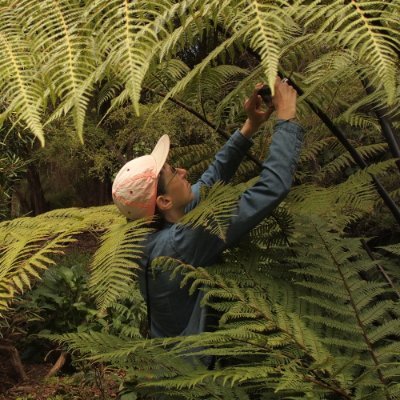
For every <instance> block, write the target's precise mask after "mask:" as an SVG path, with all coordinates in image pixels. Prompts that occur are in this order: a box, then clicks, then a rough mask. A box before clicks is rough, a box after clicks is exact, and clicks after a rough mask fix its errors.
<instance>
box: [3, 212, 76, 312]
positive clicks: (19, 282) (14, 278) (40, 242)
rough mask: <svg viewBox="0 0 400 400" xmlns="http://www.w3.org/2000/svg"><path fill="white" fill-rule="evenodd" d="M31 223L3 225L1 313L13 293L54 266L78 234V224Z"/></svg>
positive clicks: (38, 221)
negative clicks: (56, 259)
mask: <svg viewBox="0 0 400 400" xmlns="http://www.w3.org/2000/svg"><path fill="white" fill-rule="evenodd" d="M31 220H35V218H26V219H25V222H27V225H26V226H24V223H23V221H22V223H20V224H19V225H15V224H13V223H12V221H11V223H8V224H6V223H5V224H2V226H1V227H0V229H1V231H2V232H4V233H5V235H4V238H3V242H2V243H1V244H0V247H1V252H0V265H1V268H0V288H1V289H0V299H1V301H0V302H1V305H0V313H1V312H2V311H4V310H5V309H7V308H8V306H9V305H10V303H11V301H12V300H13V298H14V297H15V296H16V294H21V293H23V292H24V291H25V290H26V289H27V288H30V287H31V283H32V282H34V281H35V280H37V279H39V278H40V274H41V273H42V272H43V271H44V270H46V269H47V268H48V267H49V266H50V265H52V264H54V259H53V258H54V256H56V255H59V254H62V253H63V249H64V248H65V247H66V246H68V245H69V244H70V243H71V242H73V241H75V239H74V238H73V236H74V235H76V234H77V233H79V232H80V231H81V228H82V227H81V226H80V223H79V222H78V223H73V224H71V223H65V224H63V223H60V224H58V225H54V224H52V223H51V222H49V221H43V220H42V221H40V220H35V221H33V222H34V227H33V226H32V227H31V222H32V221H31Z"/></svg>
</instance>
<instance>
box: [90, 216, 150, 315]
mask: <svg viewBox="0 0 400 400" xmlns="http://www.w3.org/2000/svg"><path fill="white" fill-rule="evenodd" d="M147 225H148V221H147V220H145V221H144V220H137V221H134V222H129V223H124V224H115V225H111V227H110V228H109V230H108V231H107V232H106V233H105V234H103V236H102V238H101V241H102V244H101V246H100V248H99V249H98V250H97V251H96V253H95V255H94V257H93V261H92V263H91V275H90V280H89V289H90V290H91V292H92V294H93V296H94V297H95V299H96V303H97V305H98V307H99V308H100V309H101V310H104V309H106V308H107V307H108V306H109V305H111V304H112V303H114V302H115V301H116V300H117V299H119V298H120V297H121V296H124V295H126V293H128V291H129V289H130V285H131V283H132V280H133V277H134V276H135V269H137V268H139V266H138V264H137V261H138V260H139V259H140V258H141V257H142V248H143V241H144V238H145V236H146V235H148V234H149V233H150V232H151V230H150V229H149V228H148V227H146V226H147Z"/></svg>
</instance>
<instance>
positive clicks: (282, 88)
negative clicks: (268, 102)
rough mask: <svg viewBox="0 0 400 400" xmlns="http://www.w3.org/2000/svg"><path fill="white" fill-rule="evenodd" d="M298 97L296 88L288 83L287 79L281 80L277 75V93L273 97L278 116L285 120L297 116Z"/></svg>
mask: <svg viewBox="0 0 400 400" xmlns="http://www.w3.org/2000/svg"><path fill="white" fill-rule="evenodd" d="M296 99H297V92H296V90H295V89H293V88H292V87H291V86H290V85H289V84H288V82H287V80H285V79H283V80H281V78H279V76H277V77H276V81H275V95H274V97H273V98H272V104H273V105H274V108H275V111H276V118H277V119H284V120H289V119H293V118H296Z"/></svg>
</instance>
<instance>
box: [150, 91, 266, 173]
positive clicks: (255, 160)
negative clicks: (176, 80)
mask: <svg viewBox="0 0 400 400" xmlns="http://www.w3.org/2000/svg"><path fill="white" fill-rule="evenodd" d="M144 89H145V90H148V91H149V92H152V93H154V94H156V95H157V96H160V97H166V96H167V94H166V93H163V92H159V91H157V90H155V89H151V88H149V87H144ZM168 100H170V101H171V102H173V103H174V104H176V105H177V106H179V107H181V108H183V109H184V110H186V111H188V112H189V113H191V114H192V115H194V116H195V117H196V118H198V119H199V120H201V121H202V122H204V123H205V124H206V125H207V126H209V127H210V128H212V129H213V130H214V131H216V132H217V133H218V134H220V135H221V136H223V137H224V138H225V139H229V138H230V135H229V133H228V132H226V131H224V130H223V129H221V128H218V127H217V126H216V125H215V124H213V123H212V122H211V121H209V120H208V119H207V118H206V117H204V116H203V115H201V114H200V113H199V112H197V111H196V110H195V109H193V108H192V107H190V106H188V105H187V104H185V103H183V102H182V101H180V100H177V99H175V98H173V97H169V98H168ZM246 156H247V157H248V158H249V159H250V160H251V161H253V162H254V163H255V164H257V166H258V167H260V168H261V166H262V163H261V161H260V160H258V159H257V158H256V157H254V156H253V155H252V154H250V153H249V152H247V153H246Z"/></svg>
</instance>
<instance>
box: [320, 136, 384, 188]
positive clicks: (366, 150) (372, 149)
mask: <svg viewBox="0 0 400 400" xmlns="http://www.w3.org/2000/svg"><path fill="white" fill-rule="evenodd" d="M387 148H388V146H387V143H374V144H370V145H367V146H359V147H357V152H358V153H359V154H360V156H361V157H362V158H363V159H364V160H368V159H369V158H372V157H376V156H377V155H379V154H382V153H384V152H386V151H387ZM354 165H356V162H355V161H354V159H353V157H352V156H351V155H350V153H344V154H342V155H340V156H339V157H337V158H336V159H335V160H333V161H331V162H330V163H328V164H326V165H324V166H323V168H322V169H321V172H320V173H319V174H318V175H317V179H318V180H319V181H320V182H323V181H324V180H326V179H327V177H328V176H329V175H335V174H338V173H340V172H342V171H343V169H345V168H349V167H352V166H354Z"/></svg>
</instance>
